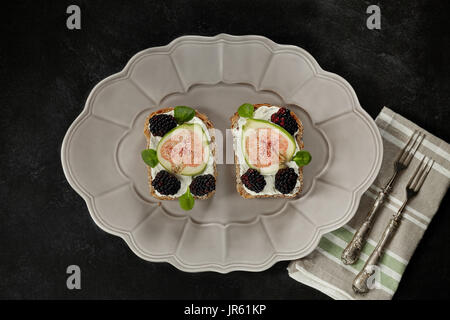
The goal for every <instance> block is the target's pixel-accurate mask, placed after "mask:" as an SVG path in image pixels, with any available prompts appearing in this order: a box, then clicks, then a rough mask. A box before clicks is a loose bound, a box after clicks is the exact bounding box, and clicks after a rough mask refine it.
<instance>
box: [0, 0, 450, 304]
mask: <svg viewBox="0 0 450 320" xmlns="http://www.w3.org/2000/svg"><path fill="white" fill-rule="evenodd" d="M70 4H77V5H79V6H80V7H81V11H82V29H81V30H77V31H70V30H68V29H67V28H66V18H67V14H66V8H67V6H68V5H70ZM370 4H379V5H380V7H381V14H382V29H381V30H379V31H371V30H368V29H367V28H366V26H365V21H366V18H367V14H366V13H365V11H366V8H367V6H368V5H370ZM449 9H450V8H449V5H448V1H417V0H414V1H392V0H391V1H378V2H371V1H360V0H348V1H340V0H330V1H315V0H308V1H244V0H241V1H226V0H218V1H216V0H214V1H169V0H166V1H116V2H113V1H80V0H71V1H64V0H61V1H8V2H6V3H2V19H1V20H0V21H1V25H2V26H1V29H2V45H1V46H2V47H1V50H0V81H1V88H0V108H1V114H0V130H1V131H0V148H1V152H0V168H1V169H0V279H1V280H0V298H13V299H21V298H30V299H36V298H44V299H47V298H61V299H79V298H158V299H166V298H176V299H179V298H193V299H221V298H237V299H240V298H247V299H254V298H255V299H256V298H261V299H327V296H325V295H324V294H322V293H320V292H318V291H316V290H314V289H311V288H309V287H307V286H304V285H302V284H299V283H297V282H295V281H293V280H291V279H290V278H289V277H288V276H287V272H286V266H287V262H280V263H277V264H276V265H275V266H273V267H272V268H270V269H269V270H267V271H264V272H259V273H248V272H233V273H231V274H227V275H221V274H216V273H209V272H208V273H196V274H190V273H184V272H180V271H178V270H176V269H175V268H174V267H172V266H171V265H169V264H166V263H150V262H146V261H143V260H141V259H139V258H138V257H137V256H135V255H134V254H133V253H132V252H131V250H129V249H128V247H127V246H126V244H125V242H124V241H122V240H121V239H119V238H117V237H115V236H112V235H109V234H107V233H105V232H103V231H102V230H100V229H99V228H98V227H97V226H96V225H95V224H94V222H93V221H92V219H91V218H90V216H89V214H88V212H87V209H86V205H85V204H84V202H83V200H82V199H81V198H80V197H79V196H78V195H77V194H76V193H75V191H73V190H72V189H71V187H70V186H69V185H68V183H67V182H66V179H65V177H64V174H63V171H62V168H61V161H60V147H61V142H62V139H63V136H64V134H65V132H66V130H67V128H68V127H69V125H70V124H71V123H72V121H73V120H74V119H75V117H76V116H77V115H78V114H79V113H80V111H81V110H82V108H83V106H84V103H85V100H86V98H87V95H88V93H89V91H90V90H91V89H92V88H93V86H94V85H95V84H96V83H97V82H99V81H100V80H102V79H103V78H105V77H107V76H109V75H111V74H113V73H116V72H118V71H120V70H121V69H122V68H123V66H124V65H125V64H126V62H127V61H128V60H129V59H130V58H131V57H132V56H133V55H134V54H135V53H136V52H138V51H140V50H143V49H145V48H149V47H153V46H160V45H165V44H167V43H169V42H170V41H171V40H173V39H174V38H176V37H178V36H181V35H187V34H197V35H215V34H217V33H222V32H224V33H230V34H234V35H243V34H260V35H264V36H267V37H269V38H271V39H272V40H274V41H275V42H278V43H283V44H293V45H297V46H300V47H303V48H304V49H306V50H307V51H309V52H310V53H311V54H312V55H313V56H314V57H315V58H316V59H317V61H318V62H319V63H320V65H321V66H322V67H323V68H324V69H325V70H328V71H331V72H335V73H337V74H339V75H341V76H343V77H344V78H345V79H346V80H347V81H349V82H350V83H351V84H352V86H353V88H354V89H355V91H356V93H357V95H358V97H359V99H360V102H361V104H362V105H363V107H364V108H365V109H366V110H367V111H368V112H369V113H370V115H371V116H372V117H375V116H376V115H377V114H378V112H379V111H380V110H381V108H382V106H383V105H387V106H389V107H390V108H392V109H393V110H394V111H396V112H399V113H401V114H402V115H404V116H406V117H407V118H409V119H410V120H412V121H414V122H416V123H417V124H418V125H420V126H422V127H423V128H424V129H426V130H429V131H430V132H432V133H434V134H435V135H437V136H439V137H441V138H443V139H444V140H446V141H450V126H449V124H448V123H449V120H450V117H449V114H450V108H449V102H450V81H449V73H450V67H449V66H450V58H449V56H450V55H449V54H450V51H449V42H450V33H449V30H450V28H449V25H448V23H447V19H448V12H449ZM448 211H449V197H448V195H447V196H446V197H445V199H444V201H443V202H442V204H441V207H440V210H439V212H438V213H437V215H436V216H435V218H434V219H433V221H432V222H431V224H430V226H429V228H428V230H427V232H426V234H425V236H424V238H423V240H422V242H421V243H420V245H419V247H418V248H417V251H416V253H415V255H414V257H413V258H412V261H411V263H410V265H409V266H408V268H407V270H406V272H405V274H404V278H403V280H402V281H401V284H400V287H399V289H398V291H397V293H396V295H395V297H394V298H396V299H411V298H425V299H428V298H449V297H450V292H449V290H448V288H449V287H450V271H449V264H450V250H449V245H450V232H448V230H449V229H450V215H449V212H448ZM70 264H77V265H79V266H80V267H81V270H82V289H81V290H79V291H77V290H73V291H69V290H67V288H66V283H65V282H66V276H67V275H66V273H65V270H66V267H67V266H68V265H70Z"/></svg>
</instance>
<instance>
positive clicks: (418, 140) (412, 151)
mask: <svg viewBox="0 0 450 320" xmlns="http://www.w3.org/2000/svg"><path fill="white" fill-rule="evenodd" d="M419 137H420V138H419ZM424 139H425V134H422V133H419V136H418V138H417V140H416V141H417V143H416V141H415V142H414V145H413V147H412V148H411V150H410V152H409V153H408V156H407V157H406V159H405V165H406V166H408V165H409V163H410V162H411V160H412V158H413V157H414V155H415V154H416V151H417V149H419V146H420V145H421V144H422V142H423V140H424Z"/></svg>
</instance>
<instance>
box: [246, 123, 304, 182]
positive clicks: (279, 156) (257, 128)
mask: <svg viewBox="0 0 450 320" xmlns="http://www.w3.org/2000/svg"><path fill="white" fill-rule="evenodd" d="M241 148H242V153H243V154H244V158H245V161H246V162H247V164H248V166H249V167H250V168H253V169H256V170H258V171H259V172H260V173H261V174H274V173H276V172H277V171H278V169H279V168H280V166H282V165H283V163H285V162H288V161H290V160H291V159H292V157H293V155H294V152H295V149H296V144H295V140H294V137H293V136H292V135H291V134H290V133H289V132H287V131H286V130H285V129H283V128H282V127H280V126H278V125H276V124H274V123H271V122H269V121H265V120H259V119H248V120H247V121H246V123H245V124H244V125H243V127H242V139H241Z"/></svg>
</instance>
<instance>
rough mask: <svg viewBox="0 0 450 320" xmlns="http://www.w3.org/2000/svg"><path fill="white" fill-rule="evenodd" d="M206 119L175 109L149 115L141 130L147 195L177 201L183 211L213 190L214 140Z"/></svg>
mask: <svg viewBox="0 0 450 320" xmlns="http://www.w3.org/2000/svg"><path fill="white" fill-rule="evenodd" d="M213 128H214V127H213V124H212V123H211V121H210V120H209V119H208V117H207V116H206V115H204V114H202V113H200V112H198V111H196V110H194V109H192V108H189V107H185V106H178V107H175V108H165V109H161V110H158V111H155V112H153V113H151V114H150V115H149V116H148V117H147V119H146V121H145V127H144V134H145V136H146V138H147V149H146V150H143V151H142V158H143V160H144V162H145V163H146V164H147V165H148V183H149V187H150V193H151V195H152V196H154V197H155V198H157V199H160V200H175V199H179V202H180V206H181V207H182V208H183V209H185V210H190V209H192V207H193V205H194V198H195V199H207V198H209V197H211V196H212V195H213V194H214V192H215V190H216V178H217V169H216V163H215V159H214V156H215V143H214V142H215V141H214V140H215V137H214V130H212V129H213Z"/></svg>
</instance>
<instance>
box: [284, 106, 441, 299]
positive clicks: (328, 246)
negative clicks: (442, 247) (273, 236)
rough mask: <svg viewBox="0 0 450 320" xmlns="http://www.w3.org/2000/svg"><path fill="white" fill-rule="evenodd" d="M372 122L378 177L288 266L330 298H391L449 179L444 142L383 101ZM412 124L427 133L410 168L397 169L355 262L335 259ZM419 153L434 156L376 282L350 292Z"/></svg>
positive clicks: (390, 167) (398, 200)
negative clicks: (379, 150) (377, 136)
mask: <svg viewBox="0 0 450 320" xmlns="http://www.w3.org/2000/svg"><path fill="white" fill-rule="evenodd" d="M375 122H376V124H377V125H378V128H379V130H380V133H381V135H382V137H383V147H384V155H383V163H382V165H381V169H380V173H379V175H378V177H377V178H376V180H375V181H374V183H373V185H372V186H371V187H370V188H369V189H368V190H367V191H366V193H365V194H364V195H363V197H362V199H361V203H360V206H359V208H358V211H357V212H356V214H355V216H354V217H353V219H352V220H351V221H350V222H349V223H348V224H347V225H345V226H344V227H342V228H340V229H338V230H336V231H333V232H331V233H328V234H326V235H324V236H323V237H322V239H321V240H320V243H319V246H318V248H317V249H316V250H314V251H313V252H312V253H311V254H310V255H308V256H307V257H305V258H302V259H299V260H296V261H292V262H291V263H290V264H289V267H288V272H289V275H290V276H291V277H292V278H293V279H295V280H297V281H300V282H302V283H304V284H306V285H309V286H311V287H313V288H316V289H318V290H320V291H322V292H323V293H325V294H327V295H329V296H330V297H332V298H334V299H383V300H386V299H391V298H392V296H393V295H394V293H395V291H396V290H397V287H398V284H399V282H400V280H401V277H402V275H403V272H404V271H405V268H406V266H407V264H408V262H409V260H410V258H411V256H412V255H413V253H414V250H415V249H416V247H417V245H418V243H419V241H420V239H421V238H422V236H423V234H424V232H425V230H426V229H427V227H428V224H429V223H430V221H431V219H432V218H433V216H434V214H435V213H436V211H437V210H438V207H439V204H440V202H441V200H442V198H443V197H444V195H445V193H446V191H447V188H448V186H449V183H450V146H449V144H448V143H446V142H444V141H442V140H441V139H439V138H437V137H435V136H433V135H432V134H430V133H428V132H426V131H425V130H422V129H421V128H419V127H418V126H417V125H415V124H414V123H412V122H410V121H409V120H407V119H405V118H403V117H402V116H400V115H398V114H396V113H395V112H393V111H392V110H390V109H388V108H386V107H385V108H383V110H382V111H381V113H380V114H379V115H378V117H377V118H376V120H375ZM415 129H420V130H421V131H422V132H424V133H425V134H426V138H425V140H424V141H423V143H422V145H421V146H420V148H419V150H418V151H417V152H416V155H415V158H414V159H413V161H412V162H411V164H410V166H409V168H408V169H407V170H406V171H405V172H403V173H402V174H401V176H400V177H399V179H398V180H397V182H396V184H395V186H394V189H393V191H392V193H391V194H390V196H389V197H388V198H387V199H386V201H385V203H384V205H383V207H382V208H381V209H380V211H379V212H378V214H377V219H376V221H375V224H374V226H373V229H372V232H371V233H370V237H369V240H368V242H367V243H366V245H365V247H364V248H363V251H362V254H361V256H360V259H359V260H358V262H357V263H356V264H354V265H350V266H348V265H344V264H343V263H342V262H341V259H340V257H341V253H342V251H343V249H344V248H345V247H346V245H347V243H348V242H349V241H350V240H351V239H352V237H353V234H354V233H355V229H357V228H358V227H359V226H360V225H361V224H362V222H363V220H364V219H365V217H366V215H367V213H368V211H369V209H370V208H371V206H372V204H373V202H374V199H375V197H376V195H377V193H378V191H380V188H382V187H383V186H384V185H385V184H386V182H387V180H388V179H389V177H390V176H391V174H392V173H393V163H394V160H395V158H396V157H397V155H398V153H399V152H400V150H401V149H402V148H403V147H404V145H405V144H406V142H407V141H408V138H409V137H410V136H411V135H412V133H413V131H414V130H415ZM423 155H426V156H427V157H431V158H433V159H434V160H435V161H436V162H435V164H434V166H433V169H432V170H431V172H430V174H429V175H428V178H427V180H426V181H425V183H424V185H423V186H422V188H421V190H420V192H419V194H418V195H417V197H415V198H414V199H412V200H411V201H410V202H409V204H408V205H407V206H406V209H405V211H404V216H403V219H402V222H401V224H400V227H399V229H398V230H397V233H396V234H395V236H394V238H393V239H392V241H391V242H390V244H389V246H388V248H387V250H386V252H385V254H384V256H383V257H382V259H381V261H380V264H379V267H380V268H379V272H377V273H376V277H375V279H376V281H375V282H376V283H375V288H374V289H372V290H371V291H370V292H369V293H367V294H365V295H358V294H355V293H354V292H353V290H352V282H353V280H354V278H355V276H356V275H357V274H358V272H359V271H360V270H361V269H362V267H363V265H364V263H365V261H366V260H367V258H368V256H369V255H370V254H371V252H372V251H373V249H374V247H375V246H376V243H377V241H378V240H379V239H380V237H381V234H382V233H383V231H384V229H385V227H386V225H387V224H388V221H389V219H390V218H391V217H392V215H393V214H394V213H395V212H397V210H398V208H399V207H400V206H401V204H402V202H403V200H404V199H405V196H406V195H405V186H406V183H407V181H408V180H409V178H410V176H411V175H412V173H413V172H414V169H415V168H416V167H417V165H418V163H419V162H420V160H421V159H422V157H423Z"/></svg>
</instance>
